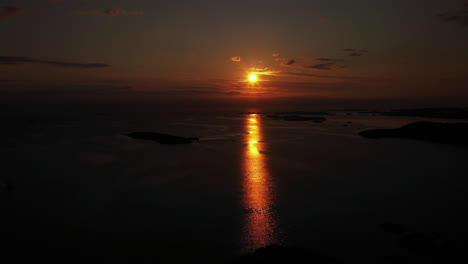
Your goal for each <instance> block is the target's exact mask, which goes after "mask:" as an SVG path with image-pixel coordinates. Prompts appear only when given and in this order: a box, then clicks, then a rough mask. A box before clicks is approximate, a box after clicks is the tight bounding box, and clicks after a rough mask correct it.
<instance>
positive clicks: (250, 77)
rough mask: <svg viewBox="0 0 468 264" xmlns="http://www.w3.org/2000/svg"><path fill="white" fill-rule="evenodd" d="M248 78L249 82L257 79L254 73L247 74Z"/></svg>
mask: <svg viewBox="0 0 468 264" xmlns="http://www.w3.org/2000/svg"><path fill="white" fill-rule="evenodd" d="M249 80H250V81H251V82H255V81H256V80H257V76H255V74H252V75H250V76H249Z"/></svg>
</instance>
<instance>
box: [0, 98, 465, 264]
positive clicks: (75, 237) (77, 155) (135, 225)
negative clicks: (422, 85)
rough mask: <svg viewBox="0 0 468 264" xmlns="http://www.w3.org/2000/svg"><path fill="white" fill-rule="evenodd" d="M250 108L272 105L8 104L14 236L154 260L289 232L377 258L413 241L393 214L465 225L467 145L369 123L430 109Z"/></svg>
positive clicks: (340, 252) (5, 179) (436, 226)
mask: <svg viewBox="0 0 468 264" xmlns="http://www.w3.org/2000/svg"><path fill="white" fill-rule="evenodd" d="M283 110H284V109H278V110H277V111H283ZM293 110H306V111H307V110H309V109H293ZM314 110H315V109H314ZM323 110H327V109H323ZM247 111H255V112H264V110H263V109H261V108H249V109H245V108H239V109H235V108H234V109H229V110H223V109H200V108H196V109H178V108H176V109H172V110H171V111H169V110H167V109H161V108H158V107H156V106H151V105H145V106H141V105H124V106H116V105H104V106H102V105H101V106H96V105H93V106H84V105H60V106H48V107H44V106H37V107H34V106H28V107H24V108H23V107H18V106H15V107H9V108H5V109H3V111H2V114H1V115H0V116H1V117H2V119H1V121H2V127H3V132H2V137H3V140H2V143H0V158H1V160H2V168H1V176H0V181H1V183H2V186H3V189H2V192H1V193H0V203H1V209H2V211H3V217H2V220H1V223H2V226H3V227H4V228H3V231H2V233H3V239H4V240H6V241H7V242H8V243H9V244H10V245H11V247H12V248H13V249H18V248H23V249H30V248H34V249H38V250H40V251H41V252H42V253H43V254H47V252H50V251H47V250H50V249H61V250H65V251H67V250H68V251H72V252H75V251H79V252H81V253H80V254H83V255H103V256H104V255H106V254H111V255H114V256H121V255H122V256H132V258H137V259H144V260H153V259H157V258H159V257H162V256H165V255H167V254H172V255H173V256H174V258H176V257H177V256H178V255H179V256H180V255H184V254H189V255H190V254H194V255H200V256H210V257H213V258H218V259H219V258H222V259H225V260H229V259H231V258H232V257H235V256H239V255H242V254H246V253H249V252H254V251H255V250H256V249H258V248H261V247H265V246H268V245H271V244H278V245H282V246H287V247H306V248H313V249H315V250H317V251H320V252H324V253H325V254H328V255H330V256H332V257H334V258H337V259H343V260H350V261H359V262H361V263H376V260H379V259H383V258H384V257H386V256H395V255H401V254H406V253H404V251H405V250H407V249H405V248H402V247H401V246H398V243H397V242H396V239H395V236H394V235H392V234H388V232H384V230H382V228H381V225H382V224H383V223H395V224H400V225H403V226H405V227H407V228H408V229H409V230H412V231H414V232H421V233H425V234H429V233H430V234H433V233H438V234H440V235H441V236H443V237H445V238H447V239H453V240H458V239H460V237H461V236H463V234H466V232H467V231H468V230H467V227H466V222H467V221H468V216H467V215H466V213H465V210H466V204H467V202H468V194H467V192H466V188H467V186H468V179H467V177H466V175H467V174H466V172H467V171H468V163H467V162H466V161H467V158H468V149H466V148H462V147H457V146H451V145H443V144H434V143H427V142H422V141H414V140H405V139H379V140H370V139H365V138H361V137H360V136H359V135H358V132H359V131H362V130H364V129H369V128H391V127H400V126H402V125H404V124H408V123H411V122H413V121H417V120H423V119H421V118H404V117H398V118H395V117H382V116H376V115H372V114H366V113H359V112H357V111H340V110H333V111H330V110H328V112H329V113H330V114H331V115H327V116H326V118H327V121H325V122H323V123H314V122H310V121H282V120H272V119H268V118H266V115H263V114H241V113H242V112H247ZM438 121H447V120H438ZM451 122H453V120H452V121H451ZM135 131H155V132H160V133H168V134H173V135H179V136H187V137H199V138H200V140H199V141H198V142H194V143H193V144H190V145H161V144H158V143H154V142H150V141H141V140H135V139H131V138H129V137H127V136H125V134H126V133H130V132H135ZM7 185H8V186H10V187H8V188H6V187H5V186H7ZM6 189H9V190H8V191H7V190H6ZM78 249H79V250H78ZM44 252H46V253H44ZM74 254H77V253H76V252H75V253H74Z"/></svg>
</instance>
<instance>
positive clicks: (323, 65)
mask: <svg viewBox="0 0 468 264" xmlns="http://www.w3.org/2000/svg"><path fill="white" fill-rule="evenodd" d="M334 65H335V63H334V62H330V63H319V64H314V65H305V66H303V68H306V69H315V70H321V71H330V70H331V69H332V68H331V67H332V66H334Z"/></svg>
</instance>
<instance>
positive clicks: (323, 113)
mask: <svg viewBox="0 0 468 264" xmlns="http://www.w3.org/2000/svg"><path fill="white" fill-rule="evenodd" d="M275 115H329V113H327V112H305V111H295V112H276V113H275Z"/></svg>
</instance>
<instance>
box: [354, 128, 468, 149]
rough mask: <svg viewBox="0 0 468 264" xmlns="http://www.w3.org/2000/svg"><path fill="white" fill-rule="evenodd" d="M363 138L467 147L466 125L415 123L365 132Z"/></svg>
mask: <svg viewBox="0 0 468 264" xmlns="http://www.w3.org/2000/svg"><path fill="white" fill-rule="evenodd" d="M359 135H360V136H362V137H365V138H408V139H417V140H424V141H429V142H436V143H444V144H454V145H460V146H468V123H433V122H415V123H411V124H408V125H406V126H402V127H400V128H395V129H375V130H365V131H362V132H360V133H359Z"/></svg>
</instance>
